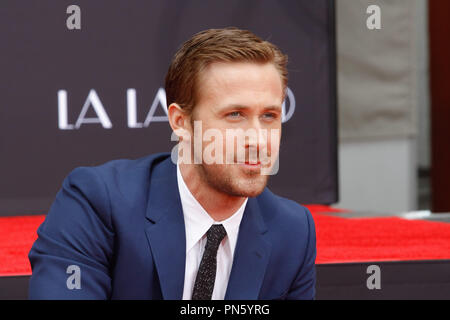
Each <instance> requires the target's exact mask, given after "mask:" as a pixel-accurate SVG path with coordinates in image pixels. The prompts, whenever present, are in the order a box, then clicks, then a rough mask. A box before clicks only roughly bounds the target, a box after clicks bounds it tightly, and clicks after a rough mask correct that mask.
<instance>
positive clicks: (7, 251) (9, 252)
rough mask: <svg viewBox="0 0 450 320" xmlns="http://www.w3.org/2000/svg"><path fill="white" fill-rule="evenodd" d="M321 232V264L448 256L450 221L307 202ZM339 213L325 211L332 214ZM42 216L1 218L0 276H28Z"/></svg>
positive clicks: (318, 253) (318, 257)
mask: <svg viewBox="0 0 450 320" xmlns="http://www.w3.org/2000/svg"><path fill="white" fill-rule="evenodd" d="M308 208H309V209H310V211H311V213H312V214H313V217H314V221H315V224H316V232H317V259H316V263H317V264H324V263H346V262H368V261H399V260H434V259H436V260H439V259H450V224H448V223H443V222H430V221H411V220H406V219H402V218H341V217H339V216H338V215H339V211H340V210H335V209H333V208H330V207H327V206H322V205H311V206H308ZM333 211H335V213H334V215H335V216H330V215H326V214H323V212H333ZM44 217H45V216H43V215H39V216H24V217H3V218H0V276H13V275H30V274H31V268H30V264H29V261H28V252H29V250H30V248H31V245H32V243H33V241H34V240H35V239H36V237H37V235H36V230H37V228H38V226H39V225H40V224H41V223H42V222H43V221H44Z"/></svg>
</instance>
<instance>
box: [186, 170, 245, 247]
mask: <svg viewBox="0 0 450 320" xmlns="http://www.w3.org/2000/svg"><path fill="white" fill-rule="evenodd" d="M177 182H178V190H179V192H180V199H181V205H182V208H183V215H184V223H185V228H186V250H187V252H188V251H189V250H190V249H192V247H194V245H195V244H196V243H197V242H198V241H200V239H201V238H202V237H203V236H204V235H205V234H206V232H207V231H208V230H209V228H210V227H211V226H212V225H213V224H222V225H223V226H224V228H225V231H226V232H227V236H228V239H229V244H230V249H231V252H232V253H234V248H235V247H236V242H237V237H238V233H239V225H240V224H241V220H242V216H243V214H244V210H245V206H246V204H247V200H248V198H246V199H245V201H244V202H243V203H242V205H241V207H240V208H239V209H238V210H237V211H236V212H235V213H233V214H232V215H231V216H230V217H229V218H228V219H226V220H223V221H220V222H217V221H214V219H213V218H211V216H210V215H209V214H208V212H206V210H205V209H204V208H203V207H202V205H201V204H200V203H199V202H198V201H197V199H195V197H194V196H193V195H192V193H191V191H190V190H189V188H188V187H187V185H186V183H185V182H184V179H183V176H182V175H181V171H180V166H179V165H178V164H177Z"/></svg>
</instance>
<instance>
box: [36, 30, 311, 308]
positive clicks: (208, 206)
mask: <svg viewBox="0 0 450 320" xmlns="http://www.w3.org/2000/svg"><path fill="white" fill-rule="evenodd" d="M286 62H287V57H286V56H285V55H283V54H282V53H281V52H280V50H279V49H278V48H277V47H275V46H274V45H273V44H271V43H269V42H266V41H262V40H261V39H259V38H258V37H256V36H255V35H254V34H252V33H251V32H249V31H244V30H239V29H235V28H226V29H211V30H206V31H203V32H200V33H198V34H196V35H195V36H194V37H192V38H191V39H190V40H189V41H187V42H186V43H185V44H184V45H183V46H182V47H181V48H180V49H179V50H178V52H177V53H176V54H175V56H174V58H173V61H172V63H171V65H170V67H169V70H168V73H167V76H166V83H165V87H166V94H167V105H168V106H169V107H168V117H169V122H170V126H171V127H172V129H173V130H174V133H175V134H176V136H177V138H178V139H179V140H180V142H179V144H178V152H173V154H174V155H175V156H174V157H170V155H169V154H156V155H150V156H147V157H143V158H140V159H136V160H115V161H110V162H108V163H106V164H103V165H101V166H97V167H80V168H76V169H75V170H73V171H72V172H71V173H70V174H69V175H68V177H67V178H66V179H65V180H64V182H63V186H62V189H61V190H60V191H59V192H58V194H57V196H56V199H55V201H54V203H53V205H52V207H51V208H50V211H49V213H48V215H47V217H46V220H45V221H44V223H43V224H42V225H41V226H40V227H39V229H38V235H39V238H38V239H37V240H36V242H35V243H34V245H33V247H32V249H31V251H30V254H29V258H30V263H31V266H32V269H33V274H32V277H31V280H30V298H37V299H45V298H50V299H52V298H55V299H195V300H203V299H313V298H314V294H315V267H314V263H315V256H316V240H315V229H314V222H313V219H312V217H311V214H310V213H309V211H308V210H307V209H306V208H304V207H302V206H300V205H299V204H297V203H295V202H293V201H291V200H287V199H284V198H281V197H278V196H276V195H274V194H273V193H271V192H270V191H269V190H268V189H267V188H266V184H267V180H268V177H269V173H270V172H273V169H274V168H275V164H276V159H277V157H278V150H279V142H280V135H279V133H280V130H281V108H282V102H283V100H284V93H285V91H286V88H287V71H286ZM230 132H231V133H232V134H229V133H230ZM252 132H253V133H257V134H252ZM272 133H275V134H272ZM208 142H209V143H208ZM240 146H241V148H240ZM174 161H175V163H174Z"/></svg>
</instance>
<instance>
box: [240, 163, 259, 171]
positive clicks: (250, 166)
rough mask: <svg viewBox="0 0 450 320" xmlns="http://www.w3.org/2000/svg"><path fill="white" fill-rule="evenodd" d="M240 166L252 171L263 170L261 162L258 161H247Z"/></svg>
mask: <svg viewBox="0 0 450 320" xmlns="http://www.w3.org/2000/svg"><path fill="white" fill-rule="evenodd" d="M240 165H241V166H243V167H244V168H245V169H247V170H252V171H253V170H254V171H259V170H261V161H257V162H254V161H252V162H250V161H245V162H244V163H241V164H240Z"/></svg>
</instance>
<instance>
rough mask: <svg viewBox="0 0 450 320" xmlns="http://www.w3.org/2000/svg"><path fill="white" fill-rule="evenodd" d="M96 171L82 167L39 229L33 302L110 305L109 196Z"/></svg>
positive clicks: (111, 235)
mask: <svg viewBox="0 0 450 320" xmlns="http://www.w3.org/2000/svg"><path fill="white" fill-rule="evenodd" d="M96 170H97V169H96V168H89V167H79V168H76V169H74V170H73V171H72V172H71V173H70V174H69V175H68V176H67V177H66V179H65V180H64V181H63V184H62V188H61V189H60V190H59V192H58V193H57V195H56V198H55V200H54V202H53V204H52V206H51V207H50V210H49V212H48V214H47V216H46V218H45V221H44V222H43V223H42V224H41V226H40V227H39V228H38V231H37V233H38V239H37V240H36V241H35V242H34V244H33V246H32V248H31V250H30V253H29V255H28V257H29V260H30V264H31V268H32V276H31V279H30V283H29V298H30V299H108V298H109V296H110V291H111V277H110V265H111V259H112V257H113V245H114V233H113V230H112V224H111V208H110V199H109V195H108V190H107V188H106V185H105V183H104V182H103V180H102V179H101V178H100V174H99V173H98V172H97V171H96Z"/></svg>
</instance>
